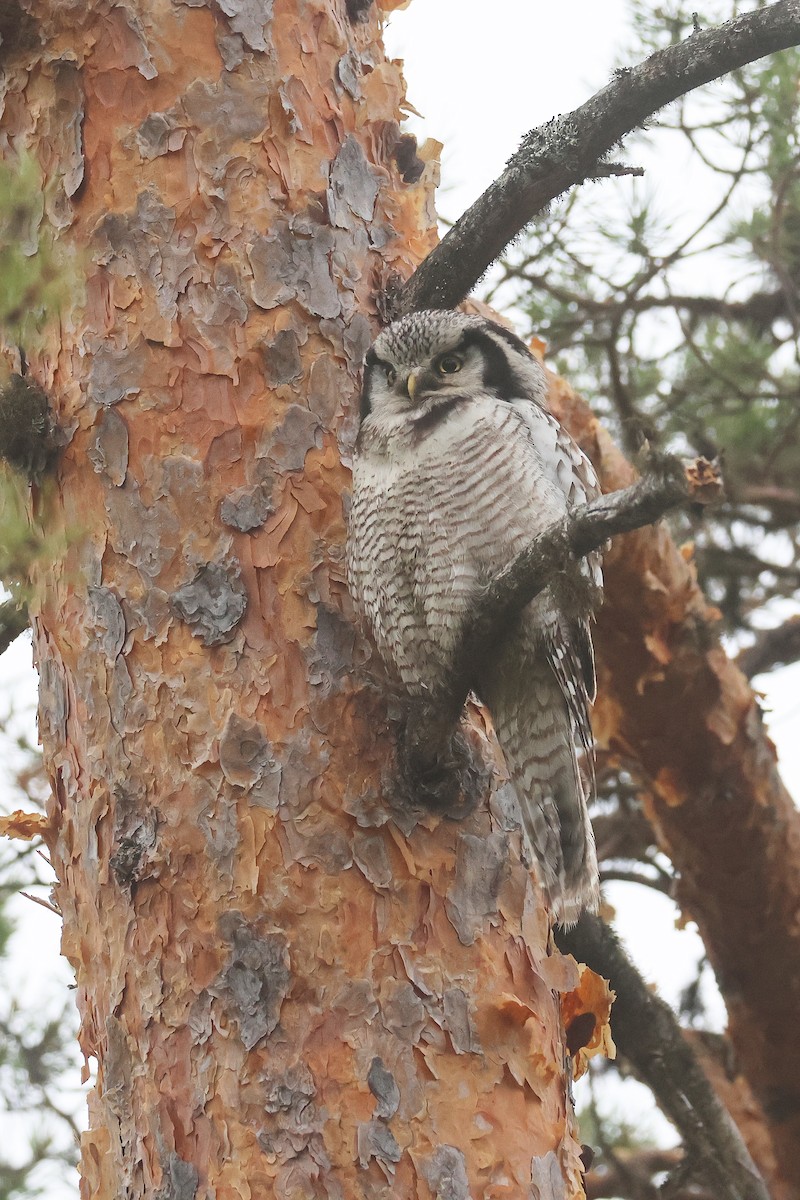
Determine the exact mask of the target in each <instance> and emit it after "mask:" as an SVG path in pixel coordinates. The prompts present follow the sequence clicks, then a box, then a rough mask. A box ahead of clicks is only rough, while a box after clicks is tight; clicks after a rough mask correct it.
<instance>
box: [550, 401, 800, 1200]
mask: <svg viewBox="0 0 800 1200" xmlns="http://www.w3.org/2000/svg"><path fill="white" fill-rule="evenodd" d="M551 399H552V402H553V406H554V408H555V410H556V411H557V413H558V415H559V417H560V418H561V419H562V420H563V421H564V422H565V424H566V425H567V426H568V427H569V428H570V430H571V431H572V433H573V435H574V436H576V437H577V439H578V441H579V442H580V443H581V445H582V447H583V449H584V450H585V451H586V452H587V453H588V454H589V455H590V457H591V458H592V460H593V462H594V464H595V467H596V468H597V470H598V474H599V476H600V479H601V483H602V484H603V487H604V488H606V489H615V488H620V487H625V486H627V485H628V484H630V483H631V481H632V480H633V479H634V478H635V472H634V471H633V469H632V467H631V466H630V465H629V464H628V463H627V462H626V461H625V459H624V458H623V456H622V454H621V453H620V452H619V451H618V450H617V449H616V448H615V447H614V446H613V444H612V443H611V441H610V439H609V437H608V435H607V434H605V433H604V432H603V430H602V429H601V428H600V426H599V424H598V422H597V420H596V419H595V418H594V417H593V416H592V414H591V411H590V410H589V408H588V406H587V405H586V404H584V403H583V402H582V401H581V400H580V399H579V398H578V397H577V396H576V395H575V394H574V393H573V392H572V391H571V390H570V388H569V387H568V386H567V385H566V384H565V383H563V381H560V380H559V381H554V385H553V391H552V395H551ZM604 572H605V604H604V606H603V608H602V609H601V610H600V613H599V614H598V621H597V635H596V646H597V654H598V668H599V670H598V703H597V705H596V708H595V712H594V719H593V726H594V730H595V734H596V736H597V738H598V741H599V743H600V744H601V745H602V746H604V747H606V748H608V749H609V750H612V751H616V752H618V753H621V754H623V755H625V756H626V757H630V758H632V759H634V760H637V761H638V762H639V763H640V764H641V766H642V768H643V770H644V771H645V772H646V774H647V776H648V778H649V781H650V787H649V799H648V809H649V811H648V815H649V816H650V818H651V820H652V821H653V824H654V826H655V829H656V832H657V834H658V837H659V841H660V844H661V845H662V847H663V849H664V850H665V851H666V852H667V853H668V854H669V856H670V858H671V859H672V861H673V863H674V864H675V866H676V868H677V870H678V872H679V876H680V878H679V882H678V898H679V901H680V903H681V905H682V907H683V909H684V915H685V916H686V917H687V918H690V919H693V920H694V921H696V922H697V925H698V928H699V930H700V933H701V935H702V938H703V941H704V943H705V946H706V949H707V950H708V953H709V957H710V958H711V961H712V963H713V965H714V969H715V971H716V974H717V980H718V982H719V986H720V989H721V991H722V994H723V997H724V999H725V1003H726V1005H727V1009H728V1014H729V1018H730V1027H729V1031H730V1037H731V1040H732V1042H733V1045H734V1047H735V1050H736V1053H737V1057H738V1061H739V1063H740V1065H741V1069H742V1072H743V1074H744V1076H745V1077H746V1079H747V1081H748V1083H749V1084H750V1087H751V1088H752V1090H753V1093H754V1095H755V1096H756V1099H757V1100H758V1102H759V1104H760V1105H761V1107H762V1109H763V1111H764V1113H765V1115H766V1118H767V1121H768V1124H769V1129H770V1134H771V1137H772V1140H773V1143H774V1149H775V1153H776V1156H777V1158H778V1162H779V1165H780V1169H781V1171H782V1173H783V1175H784V1177H785V1180H786V1182H787V1184H789V1185H790V1186H793V1187H794V1188H795V1189H797V1188H798V1187H800V1158H798V1155H797V1152H796V1149H797V1146H798V1145H799V1144H800V1083H798V1080H800V1040H798V1038H797V1037H796V1036H794V1027H795V1020H796V1017H795V1014H796V1013H797V1011H798V1008H799V1007H800V922H798V919H797V914H798V912H800V874H798V869H797V864H798V862H800V813H798V810H797V808H796V807H795V805H794V804H793V802H792V798H791V797H790V796H789V794H788V792H787V791H786V788H785V787H784V786H783V783H782V782H781V779H780V776H779V775H778V771H777V766H776V755H775V748H774V746H773V745H772V742H771V741H770V740H769V737H768V736H767V733H766V731H765V729H764V725H763V721H762V718H761V712H760V710H759V706H758V700H757V698H756V696H755V694H754V693H753V691H752V690H751V688H750V687H749V686H748V684H747V681H746V680H745V678H744V676H743V675H742V674H741V672H740V671H739V670H738V668H737V667H736V666H735V665H734V664H733V663H732V662H731V661H730V660H729V659H728V657H727V656H726V654H725V652H724V650H723V649H722V647H721V646H720V644H719V636H718V622H717V613H716V611H715V610H714V608H713V607H712V606H711V605H709V604H708V602H707V601H706V600H705V598H704V597H703V595H702V592H701V591H700V589H699V587H698V585H697V579H696V575H695V572H694V569H693V566H692V562H691V548H690V547H686V548H684V549H683V550H681V549H679V548H678V547H677V546H676V545H675V544H674V542H673V541H672V539H671V538H670V536H669V533H668V531H667V529H666V527H665V526H663V525H661V526H657V527H655V528H652V529H643V530H639V531H638V532H636V533H629V534H625V535H624V536H622V537H620V538H618V539H615V541H614V543H613V545H612V548H611V551H610V553H609V554H607V555H606V557H605V561H604Z"/></svg>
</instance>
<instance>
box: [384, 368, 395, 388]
mask: <svg viewBox="0 0 800 1200" xmlns="http://www.w3.org/2000/svg"><path fill="white" fill-rule="evenodd" d="M396 379H397V371H395V369H394V367H387V368H386V382H387V383H388V385H389V387H391V386H392V384H393V383H394V381H395V380H396Z"/></svg>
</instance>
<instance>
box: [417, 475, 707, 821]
mask: <svg viewBox="0 0 800 1200" xmlns="http://www.w3.org/2000/svg"><path fill="white" fill-rule="evenodd" d="M721 495H722V485H721V481H720V477H719V474H718V472H717V470H716V467H715V466H714V465H713V464H712V463H710V462H708V461H707V460H706V459H704V458H699V459H695V460H694V461H693V462H690V463H688V464H684V463H681V461H680V460H679V459H677V458H675V457H668V456H663V457H662V458H661V459H659V460H657V461H654V463H653V466H652V468H651V471H650V473H649V474H648V475H646V476H645V477H644V478H642V479H640V480H638V482H636V483H634V484H632V485H631V486H630V487H627V488H623V489H622V490H620V491H617V492H612V493H610V494H609V495H606V496H600V497H599V498H598V499H597V500H593V501H592V502H591V503H590V504H578V505H576V506H575V507H574V508H572V509H570V510H569V512H568V513H567V514H566V515H565V516H564V517H562V518H561V520H560V521H557V522H555V523H554V524H553V525H551V526H550V527H549V528H548V529H546V530H545V531H544V532H543V533H541V534H539V536H538V537H536V538H534V540H533V541H532V542H531V544H530V545H529V546H528V547H527V548H526V549H525V550H523V551H522V553H521V554H519V555H518V556H517V557H516V558H515V559H514V560H513V561H512V562H511V563H509V564H508V566H507V567H504V568H503V570H502V571H499V572H498V574H497V575H496V576H495V577H494V579H492V581H491V582H490V583H489V584H488V585H487V586H486V587H485V589H484V591H483V593H482V594H481V596H480V598H479V599H478V602H477V604H476V606H475V609H474V611H473V614H472V620H471V622H470V626H469V628H468V630H467V632H466V634H465V636H464V638H463V640H462V644H461V647H460V650H459V652H458V654H457V656H456V666H455V668H454V670H453V672H452V674H451V676H450V678H449V680H448V685H449V686H448V691H447V696H444V697H443V696H440V695H437V696H436V697H431V698H430V699H429V700H428V701H426V702H425V703H424V705H423V706H422V707H421V708H420V709H419V711H417V712H415V713H414V714H412V717H411V719H410V721H409V724H408V726H407V729H406V738H405V747H404V749H405V755H406V759H407V763H406V766H407V769H408V772H409V774H410V776H411V778H412V780H414V782H415V783H416V784H418V785H419V784H421V785H422V787H423V790H424V788H425V780H426V779H428V780H429V784H428V786H429V789H430V795H429V797H428V799H429V800H432V801H435V800H436V795H437V792H438V791H439V788H440V785H441V783H442V782H443V780H444V777H445V776H446V775H447V774H449V773H450V771H451V769H452V767H453V765H454V764H453V762H452V747H451V739H452V734H453V730H454V727H455V726H456V724H457V722H458V719H459V716H460V714H461V710H462V708H463V706H464V702H465V700H466V698H467V695H468V693H469V692H470V690H471V689H472V688H473V687H475V686H476V684H477V679H478V677H479V675H480V664H481V663H482V662H483V661H485V659H486V656H487V655H488V654H490V653H491V652H492V649H493V647H495V646H496V645H497V643H498V642H499V641H500V640H501V639H502V638H503V637H504V635H505V634H506V632H507V631H508V628H509V625H510V623H511V622H512V621H513V620H514V618H515V617H516V616H517V614H518V613H520V612H521V611H522V609H523V608H525V606H526V605H527V604H529V603H530V602H531V600H533V598H534V597H535V596H538V595H539V593H540V592H542V591H544V589H545V588H546V587H547V586H548V584H549V583H551V582H552V581H553V580H554V579H555V578H556V577H557V576H558V575H559V574H563V572H564V571H565V570H566V569H567V568H568V567H569V566H570V565H571V564H573V563H574V562H575V560H576V559H577V558H582V557H584V556H585V555H587V554H590V553H591V552H592V551H593V550H598V549H600V548H601V547H602V546H603V545H604V544H605V542H606V541H607V540H608V539H609V538H610V537H613V536H614V535H615V534H618V533H627V532H629V531H630V530H632V529H641V528H642V526H644V525H651V524H652V523H653V522H654V521H658V520H659V519H660V518H661V517H663V516H664V514H665V513H667V512H669V511H670V509H673V508H676V507H678V505H680V504H686V503H693V504H707V503H711V502H713V501H715V500H718V499H720V497H721ZM446 764H447V770H446V769H445V767H446ZM431 772H433V774H431ZM439 802H442V799H440V801H439Z"/></svg>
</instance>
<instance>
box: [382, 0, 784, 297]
mask: <svg viewBox="0 0 800 1200" xmlns="http://www.w3.org/2000/svg"><path fill="white" fill-rule="evenodd" d="M798 44H800V0H778V2H777V3H775V4H771V5H769V6H768V7H766V8H760V9H757V10H756V11H754V12H748V13H743V14H741V15H740V16H738V17H735V18H734V19H733V20H732V21H726V22H725V23H724V24H723V25H719V26H718V27H716V28H714V29H708V30H703V31H701V32H697V33H693V34H692V35H691V36H690V37H689V38H687V39H686V41H684V42H680V43H679V44H677V45H674V46H668V47H666V49H663V50H658V51H657V52H656V53H655V54H652V55H651V56H650V57H649V58H648V59H646V60H645V61H644V62H643V63H640V64H639V65H638V66H636V67H632V68H630V69H626V70H622V71H617V72H616V73H615V77H614V79H613V80H612V81H611V82H610V83H608V84H607V85H606V86H605V87H604V88H603V89H602V90H601V91H599V92H597V93H596V94H595V95H594V96H592V97H591V99H590V100H587V101H586V103H585V104H582V105H581V107H580V108H577V109H575V111H574V112H571V113H568V114H566V115H565V116H559V117H556V118H554V119H553V120H551V121H548V122H547V124H545V125H542V126H540V127H539V128H538V129H534V130H532V131H531V132H530V133H528V134H527V135H526V136H525V138H524V139H523V141H522V145H521V146H520V148H519V150H518V151H517V152H516V154H514V155H513V156H512V158H510V159H509V161H508V163H507V165H506V167H505V170H504V171H503V173H502V175H500V177H499V178H498V179H496V180H495V181H494V183H492V184H491V185H490V186H489V187H488V188H487V189H486V191H485V192H484V193H483V195H482V196H480V197H479V199H478V200H476V202H475V203H474V204H473V205H472V207H471V208H469V209H467V211H466V212H465V213H464V215H463V216H462V217H461V218H460V219H459V220H458V221H457V222H456V224H455V225H454V226H453V227H452V229H450V230H449V231H448V233H447V234H446V235H445V237H444V238H443V239H442V241H441V242H440V244H439V245H438V246H437V247H436V249H435V250H433V252H432V253H431V254H429V255H428V257H427V258H426V259H425V261H424V262H423V263H422V264H421V265H420V266H419V267H418V268H417V270H416V271H415V273H414V274H413V275H412V276H411V278H410V279H409V280H408V282H407V283H406V284H405V285H404V286H403V287H402V288H401V289H400V291H399V294H398V298H397V301H396V309H397V314H398V315H399V314H400V313H406V312H413V311H415V310H418V309H422V308H453V307H455V305H456V304H458V303H459V302H460V301H461V300H463V299H464V297H465V296H466V295H467V294H468V293H469V291H470V290H471V289H472V287H473V286H474V285H475V284H476V283H477V281H478V280H479V279H480V278H481V276H482V275H483V273H484V272H485V271H486V270H487V268H488V267H489V266H490V265H491V264H492V263H493V262H494V261H495V260H496V259H498V258H499V257H500V255H501V254H502V253H503V250H504V249H505V248H506V246H507V245H508V244H509V242H511V241H513V239H514V238H515V237H516V236H517V234H519V233H520V232H521V230H522V229H524V228H525V226H526V225H527V224H528V223H529V222H530V221H531V220H532V219H533V218H534V216H535V215H536V214H537V213H538V212H541V210H542V209H543V208H544V207H545V206H546V205H547V204H549V203H550V201H551V200H554V199H555V198H556V196H559V195H560V194H561V193H562V192H564V191H565V190H566V189H567V188H569V187H572V186H574V185H575V184H578V183H582V182H583V181H584V180H585V179H586V178H587V177H590V176H592V175H596V174H597V172H598V170H602V160H603V158H604V156H605V155H606V154H608V152H609V151H610V150H611V149H612V148H613V147H614V146H616V145H617V144H618V143H619V142H620V140H621V139H622V138H624V137H625V136H626V135H627V134H629V133H631V132H632V130H634V129H636V128H638V127H639V126H641V125H642V123H643V122H644V121H646V120H647V119H648V118H649V117H652V116H653V114H654V113H656V112H657V111H658V110H659V109H660V108H662V107H663V106H664V105H665V104H669V103H670V102H671V101H673V100H677V99H678V98H679V97H680V96H683V95H685V94H686V93H687V92H690V91H692V90H693V89H694V88H697V87H700V86H701V85H702V84H705V83H709V82H711V80H713V79H719V78H720V77H721V76H722V75H727V74H728V73H729V72H731V71H734V70H736V69H737V68H738V67H742V66H744V65H745V64H746V63H749V62H753V61H754V60H755V59H758V58H762V57H764V56H765V55H767V54H773V53H775V51H777V50H784V49H786V48H787V47H789V46H796V45H798Z"/></svg>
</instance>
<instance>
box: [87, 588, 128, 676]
mask: <svg viewBox="0 0 800 1200" xmlns="http://www.w3.org/2000/svg"><path fill="white" fill-rule="evenodd" d="M89 602H90V605H91V613H92V623H93V625H94V627H95V630H96V631H97V634H98V641H99V643H100V649H101V650H102V651H103V654H104V655H105V656H106V658H107V659H108V661H109V662H113V661H114V660H115V659H116V658H118V657H119V655H120V653H121V652H122V647H123V645H124V644H125V632H126V630H125V617H124V615H123V612H122V606H121V604H120V602H119V600H118V599H117V597H116V596H115V594H114V593H113V592H112V591H111V589H110V588H104V587H90V588H89Z"/></svg>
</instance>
